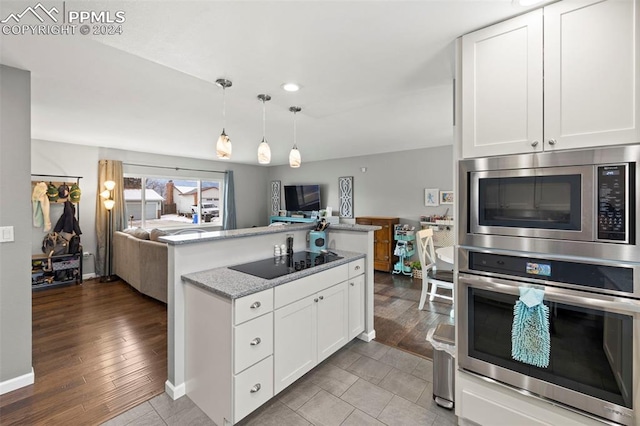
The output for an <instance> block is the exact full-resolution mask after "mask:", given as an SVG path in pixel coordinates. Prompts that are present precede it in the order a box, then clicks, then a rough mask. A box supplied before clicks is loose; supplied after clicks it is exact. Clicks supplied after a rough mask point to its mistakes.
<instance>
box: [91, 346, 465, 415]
mask: <svg viewBox="0 0 640 426" xmlns="http://www.w3.org/2000/svg"><path fill="white" fill-rule="evenodd" d="M432 380H433V364H432V362H431V361H430V360H427V359H424V358H421V357H418V356H416V355H412V354H410V353H407V352H403V351H401V350H399V349H396V348H393V347H390V346H386V345H383V344H381V343H378V342H376V341H373V342H369V343H365V342H363V341H361V340H358V339H355V340H354V341H352V342H351V343H349V344H348V345H347V346H345V347H344V348H342V349H341V350H340V351H338V352H337V353H335V354H334V355H333V356H331V357H330V358H329V359H327V360H325V361H324V362H323V363H322V364H320V365H318V366H317V367H316V368H314V369H313V370H311V371H310V372H309V373H307V374H306V375H305V376H304V377H302V378H300V379H299V380H298V381H297V382H296V383H294V384H293V385H291V386H290V387H289V388H288V389H286V390H284V391H283V392H281V393H280V394H278V395H277V396H276V397H275V398H273V399H272V400H271V401H269V402H267V403H266V404H265V405H263V406H262V407H260V408H259V409H258V410H256V411H255V412H254V413H252V414H250V415H249V416H248V417H246V418H245V419H244V420H242V421H241V422H240V423H239V425H242V426H269V425H273V426H289V425H291V426H296V425H317V426H320V425H322V426H332V425H336V426H338V425H340V426H352V425H388V426H396V425H397V426H401V425H407V426H408V425H411V426H413V425H424V426H430V425H433V426H441V425H442V426H451V425H456V424H457V418H456V416H455V415H454V413H453V411H450V410H447V409H444V408H441V407H439V406H438V405H436V403H435V402H434V401H433V398H432V393H433V385H432ZM103 425H106V426H123V425H136V426H143V425H154V426H155V425H158V426H164V425H215V423H214V422H213V421H211V420H210V419H209V418H208V417H207V416H206V415H205V414H204V413H203V412H202V411H201V410H200V409H199V408H198V407H197V406H196V405H195V404H194V403H193V402H191V400H190V399H189V398H188V397H186V396H185V397H182V398H180V399H178V400H176V401H172V400H171V398H169V396H167V394H162V395H159V396H157V397H155V398H153V399H151V400H150V401H147V402H144V403H142V404H140V405H138V406H137V407H134V408H132V409H131V410H129V411H127V412H125V413H123V414H121V415H120V416H118V417H115V418H113V419H111V420H109V421H108V422H106V423H103Z"/></svg>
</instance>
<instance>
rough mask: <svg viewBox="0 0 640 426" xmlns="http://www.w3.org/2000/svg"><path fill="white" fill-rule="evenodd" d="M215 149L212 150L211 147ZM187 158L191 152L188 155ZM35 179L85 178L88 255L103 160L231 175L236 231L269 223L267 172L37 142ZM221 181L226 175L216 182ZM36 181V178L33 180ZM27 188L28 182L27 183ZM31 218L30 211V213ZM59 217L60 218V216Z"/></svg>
mask: <svg viewBox="0 0 640 426" xmlns="http://www.w3.org/2000/svg"><path fill="white" fill-rule="evenodd" d="M176 149H177V150H184V146H182V145H177V148H176ZM212 149H213V147H212ZM184 154H185V155H188V154H189V153H188V152H184ZM31 155H32V159H31V173H36V174H54V175H68V176H69V175H70V176H82V177H83V178H82V179H81V181H80V188H81V190H82V198H81V199H80V204H79V206H80V229H81V230H82V245H83V248H84V251H88V252H90V253H95V251H96V232H95V214H96V196H97V185H98V161H99V160H101V159H109V160H121V161H123V162H125V163H134V164H145V165H154V166H165V167H167V166H169V167H179V168H185V169H199V170H233V171H234V182H235V189H236V212H237V223H238V228H249V227H251V226H263V225H266V224H267V223H268V211H267V208H266V205H267V192H268V188H267V185H268V178H267V174H268V169H267V168H265V167H261V166H257V165H255V166H253V165H243V164H234V163H225V162H219V161H210V160H200V159H194V158H187V157H177V156H176V157H172V156H167V155H159V154H148V153H143V152H137V151H127V150H118V149H108V148H99V147H93V146H86V145H76V144H67V143H61V142H51V141H42V140H35V139H34V140H33V141H32V145H31ZM125 167H127V168H129V169H132V171H134V172H137V173H144V174H155V175H156V176H163V175H166V176H171V177H177V176H190V177H192V176H193V173H194V172H190V171H188V170H184V171H183V170H180V171H175V170H167V169H161V168H152V167H137V168H135V167H129V166H125ZM216 177H217V178H220V179H222V175H218V176H216ZM34 179H35V178H34ZM27 183H28V181H27ZM29 214H30V211H29ZM59 214H61V211H60V213H58V215H59ZM56 220H57V216H56V215H52V217H51V222H52V223H53V224H54V225H55V221H56ZM44 235H45V234H44V232H42V229H35V228H33V231H32V236H31V251H32V252H33V253H39V252H40V246H41V243H42V238H43V237H44ZM94 271H95V269H94V257H93V256H91V257H89V258H88V259H84V263H83V273H84V274H90V273H93V272H94Z"/></svg>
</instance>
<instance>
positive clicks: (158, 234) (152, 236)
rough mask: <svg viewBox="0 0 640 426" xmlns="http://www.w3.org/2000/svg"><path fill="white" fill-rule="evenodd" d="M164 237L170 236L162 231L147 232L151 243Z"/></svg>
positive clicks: (154, 229) (156, 229)
mask: <svg viewBox="0 0 640 426" xmlns="http://www.w3.org/2000/svg"><path fill="white" fill-rule="evenodd" d="M165 235H170V234H169V233H168V232H167V231H163V230H162V229H158V228H153V229H152V230H151V231H149V239H150V240H151V241H158V238H159V237H163V236H165Z"/></svg>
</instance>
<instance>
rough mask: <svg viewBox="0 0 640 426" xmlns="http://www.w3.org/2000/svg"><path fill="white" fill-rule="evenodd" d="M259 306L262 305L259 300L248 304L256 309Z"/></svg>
mask: <svg viewBox="0 0 640 426" xmlns="http://www.w3.org/2000/svg"><path fill="white" fill-rule="evenodd" d="M260 306H262V303H260V302H253V305H251V306H250V308H251V309H258V308H259V307H260Z"/></svg>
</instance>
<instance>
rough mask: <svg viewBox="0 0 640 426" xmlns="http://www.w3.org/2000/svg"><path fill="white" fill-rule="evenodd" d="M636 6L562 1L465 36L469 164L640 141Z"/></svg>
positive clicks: (624, 0)
mask: <svg viewBox="0 0 640 426" xmlns="http://www.w3.org/2000/svg"><path fill="white" fill-rule="evenodd" d="M637 3H638V0H604V1H602V0H598V1H595V0H565V1H560V2H558V3H554V4H552V5H550V6H547V7H545V8H544V9H538V10H535V11H533V12H530V13H527V14H525V15H522V16H519V17H517V18H514V19H510V20H508V21H505V22H502V23H499V24H496V25H493V26H491V27H487V28H484V29H481V30H479V31H476V32H473V33H471V34H468V35H465V36H463V37H462V67H461V69H462V120H461V121H462V123H461V124H462V154H463V157H465V158H469V157H481V156H491V155H504V154H514V153H532V152H540V151H550V150H557V149H573V148H582V147H592V146H603V145H614V144H625V143H635V142H638V141H639V140H640V137H639V136H640V131H639V129H638V119H639V112H638V106H639V99H640V91H639V90H638V86H639V79H638V72H637V71H638V70H637V68H638V37H639V36H638V5H637ZM543 24H544V25H543ZM543 28H544V29H543ZM543 118H544V121H543ZM543 123H544V124H543Z"/></svg>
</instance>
